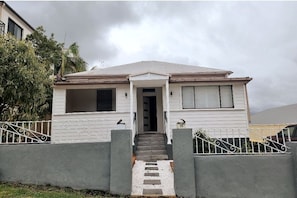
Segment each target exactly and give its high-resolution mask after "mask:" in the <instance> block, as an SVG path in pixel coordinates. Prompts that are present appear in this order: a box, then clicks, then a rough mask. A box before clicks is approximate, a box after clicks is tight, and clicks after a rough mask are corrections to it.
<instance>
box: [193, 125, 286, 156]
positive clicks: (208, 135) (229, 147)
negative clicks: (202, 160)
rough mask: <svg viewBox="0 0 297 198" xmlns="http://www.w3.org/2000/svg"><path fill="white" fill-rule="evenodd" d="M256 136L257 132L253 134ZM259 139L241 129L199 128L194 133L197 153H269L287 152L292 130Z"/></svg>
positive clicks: (284, 130)
mask: <svg viewBox="0 0 297 198" xmlns="http://www.w3.org/2000/svg"><path fill="white" fill-rule="evenodd" d="M253 135H254V137H255V135H256V136H257V134H253ZM258 135H259V137H257V141H255V140H252V139H251V138H250V137H249V131H248V129H246V130H240V129H207V130H205V129H199V130H197V131H196V132H195V133H194V137H193V146H194V153H196V154H268V153H270V154H271V153H285V152H287V150H288V147H287V146H286V141H291V140H290V131H289V130H288V129H286V128H284V129H282V130H281V131H280V132H279V133H277V134H276V135H274V136H261V133H259V134H258Z"/></svg>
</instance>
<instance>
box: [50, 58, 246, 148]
mask: <svg viewBox="0 0 297 198" xmlns="http://www.w3.org/2000/svg"><path fill="white" fill-rule="evenodd" d="M231 73H232V72H231V71H225V70H219V69H212V68H206V67H198V66H189V65H182V64H173V63H166V62H158V61H142V62H136V63H131V64H125V65H119V66H113V67H107V68H100V69H94V70H91V71H85V72H80V73H74V74H69V75H66V76H65V78H63V80H62V81H58V82H56V83H55V86H54V93H53V112H52V142H53V143H74V142H104V141H110V138H111V137H110V130H112V129H116V128H117V127H119V126H118V125H117V122H118V121H119V120H122V123H125V126H124V127H125V128H127V129H132V132H133V134H132V136H133V139H134V135H136V134H138V133H143V132H157V133H165V134H166V136H167V138H168V144H171V141H170V140H171V139H172V132H171V130H172V129H173V128H176V123H177V122H178V121H180V119H184V120H185V121H186V127H187V128H193V131H194V130H197V129H200V128H202V129H208V128H216V129H222V128H229V129H240V130H243V131H247V129H248V125H249V121H248V117H249V116H248V115H249V110H248V109H249V107H248V100H247V90H246V84H247V83H248V82H249V81H250V80H251V78H249V77H244V78H231V77H229V75H230V74H231Z"/></svg>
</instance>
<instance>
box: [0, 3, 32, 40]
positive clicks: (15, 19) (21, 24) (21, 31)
mask: <svg viewBox="0 0 297 198" xmlns="http://www.w3.org/2000/svg"><path fill="white" fill-rule="evenodd" d="M33 32H34V28H33V27H32V26H31V25H30V24H29V23H28V22H27V21H26V20H25V19H23V18H22V17H21V16H20V15H19V14H18V13H17V12H16V11H14V9H12V7H10V6H9V5H8V4H7V3H6V2H5V1H0V35H2V34H6V33H10V34H12V35H14V36H15V37H16V38H17V39H19V40H22V39H25V38H26V36H27V35H28V34H32V33H33Z"/></svg>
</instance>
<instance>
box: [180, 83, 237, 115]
mask: <svg viewBox="0 0 297 198" xmlns="http://www.w3.org/2000/svg"><path fill="white" fill-rule="evenodd" d="M182 103H183V109H211V108H233V107H234V105H233V95H232V86H231V85H224V86H195V87H194V86H186V87H182Z"/></svg>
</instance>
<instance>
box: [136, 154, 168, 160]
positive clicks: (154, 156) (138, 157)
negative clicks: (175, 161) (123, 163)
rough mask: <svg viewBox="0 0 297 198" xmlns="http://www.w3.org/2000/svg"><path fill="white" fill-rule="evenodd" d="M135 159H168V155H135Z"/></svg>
mask: <svg viewBox="0 0 297 198" xmlns="http://www.w3.org/2000/svg"><path fill="white" fill-rule="evenodd" d="M136 159H137V160H143V161H156V160H168V155H139V156H136Z"/></svg>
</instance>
